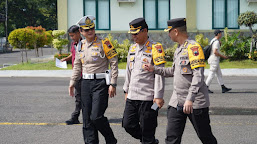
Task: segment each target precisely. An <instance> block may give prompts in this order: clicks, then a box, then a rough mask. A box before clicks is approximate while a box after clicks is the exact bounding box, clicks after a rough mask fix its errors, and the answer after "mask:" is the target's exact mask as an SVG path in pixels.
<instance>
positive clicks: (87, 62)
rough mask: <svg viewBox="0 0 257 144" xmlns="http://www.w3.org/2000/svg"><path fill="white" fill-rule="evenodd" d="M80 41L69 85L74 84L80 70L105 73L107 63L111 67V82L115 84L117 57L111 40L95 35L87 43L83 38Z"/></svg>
mask: <svg viewBox="0 0 257 144" xmlns="http://www.w3.org/2000/svg"><path fill="white" fill-rule="evenodd" d="M81 43H82V47H81V50H80V51H79V52H78V53H76V57H75V61H74V67H73V72H72V76H71V80H70V86H74V84H75V83H76V82H77V81H78V80H79V79H80V78H81V71H82V73H87V74H94V73H105V71H106V70H108V66H109V64H110V68H111V84H117V78H118V58H117V56H116V55H117V52H116V51H115V48H114V47H113V45H112V44H111V42H110V41H109V40H108V39H105V40H103V39H102V38H100V37H98V36H95V40H94V41H92V42H90V43H88V42H87V40H86V39H85V40H82V41H81ZM104 49H106V50H104Z"/></svg>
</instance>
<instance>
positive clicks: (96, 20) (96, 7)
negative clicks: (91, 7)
mask: <svg viewBox="0 0 257 144" xmlns="http://www.w3.org/2000/svg"><path fill="white" fill-rule="evenodd" d="M86 1H87V0H83V16H85V15H86V8H85V2H86ZM91 1H95V14H96V15H95V24H96V25H95V30H111V2H110V0H107V1H108V3H109V28H108V29H99V27H98V26H99V25H98V0H91Z"/></svg>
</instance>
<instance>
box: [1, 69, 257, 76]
mask: <svg viewBox="0 0 257 144" xmlns="http://www.w3.org/2000/svg"><path fill="white" fill-rule="evenodd" d="M221 71H222V75H223V76H257V69H222V70H221ZM125 73H126V70H125V69H119V77H125ZM208 73H209V69H206V70H205V71H204V75H205V76H208ZM71 75H72V70H0V77H70V76H71Z"/></svg>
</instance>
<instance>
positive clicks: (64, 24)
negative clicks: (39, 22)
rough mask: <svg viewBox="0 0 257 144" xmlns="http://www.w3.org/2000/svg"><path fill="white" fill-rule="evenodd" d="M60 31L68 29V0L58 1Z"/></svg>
mask: <svg viewBox="0 0 257 144" xmlns="http://www.w3.org/2000/svg"><path fill="white" fill-rule="evenodd" d="M57 22H58V30H65V31H66V30H67V29H68V0H57Z"/></svg>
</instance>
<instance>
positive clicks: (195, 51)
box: [190, 46, 199, 56]
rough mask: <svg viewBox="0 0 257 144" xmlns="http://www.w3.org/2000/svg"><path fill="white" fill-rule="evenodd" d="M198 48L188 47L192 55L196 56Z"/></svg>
mask: <svg viewBox="0 0 257 144" xmlns="http://www.w3.org/2000/svg"><path fill="white" fill-rule="evenodd" d="M198 48H199V47H198V46H194V47H191V48H190V49H191V50H192V51H193V55H194V56H198V55H199V51H198Z"/></svg>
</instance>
